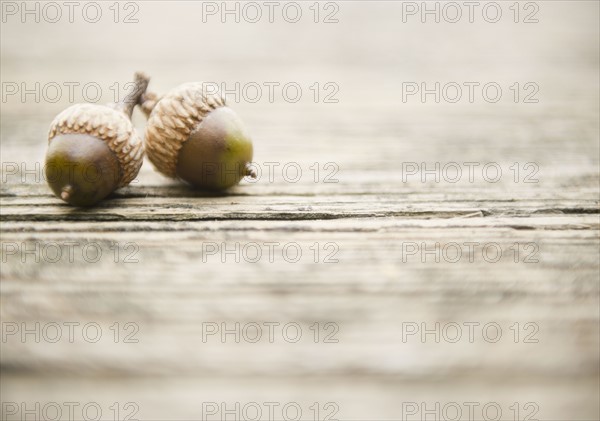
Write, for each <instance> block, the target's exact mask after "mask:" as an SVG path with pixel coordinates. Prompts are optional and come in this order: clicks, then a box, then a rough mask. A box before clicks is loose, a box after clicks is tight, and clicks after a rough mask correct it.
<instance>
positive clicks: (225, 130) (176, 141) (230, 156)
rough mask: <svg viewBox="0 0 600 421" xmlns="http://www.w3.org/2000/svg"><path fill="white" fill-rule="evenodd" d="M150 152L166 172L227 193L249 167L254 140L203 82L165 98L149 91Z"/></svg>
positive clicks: (146, 104)
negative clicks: (226, 190) (205, 87)
mask: <svg viewBox="0 0 600 421" xmlns="http://www.w3.org/2000/svg"><path fill="white" fill-rule="evenodd" d="M142 110H143V111H144V112H145V113H146V114H147V115H148V123H147V125H146V134H145V149H146V154H147V156H148V158H149V159H150V161H151V162H152V164H154V166H155V167H156V169H157V170H158V171H159V172H161V173H162V174H164V175H166V176H168V177H171V178H179V179H182V180H184V181H186V182H188V183H189V184H192V185H193V186H196V187H199V188H202V189H208V190H225V189H227V188H229V187H232V186H234V185H236V184H237V183H238V182H239V181H240V180H241V179H242V178H243V177H245V176H251V177H256V174H255V173H254V171H253V170H252V169H251V167H250V163H251V162H252V153H253V151H252V140H251V139H250V137H249V135H248V132H247V130H246V128H245V127H244V124H243V123H242V121H241V120H240V118H239V117H238V116H237V114H236V113H235V112H234V111H233V110H232V109H231V108H229V107H228V106H227V105H226V104H225V99H224V98H223V97H222V96H221V95H220V94H219V93H213V92H207V90H206V89H204V87H203V84H202V83H201V82H192V83H185V84H183V85H180V86H178V87H176V88H175V89H173V90H171V91H170V92H169V93H167V94H166V95H165V96H164V97H162V98H157V96H156V95H155V94H152V93H148V94H146V95H145V96H144V99H143V101H142Z"/></svg>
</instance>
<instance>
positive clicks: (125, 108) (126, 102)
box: [114, 72, 150, 118]
mask: <svg viewBox="0 0 600 421" xmlns="http://www.w3.org/2000/svg"><path fill="white" fill-rule="evenodd" d="M133 83H134V85H135V86H134V89H133V91H132V92H130V93H129V94H127V96H125V98H123V100H122V101H120V102H118V103H116V104H115V106H114V107H115V109H117V110H119V111H122V112H123V113H125V114H126V115H127V116H128V117H129V118H131V115H132V114H133V109H134V108H135V106H136V105H137V104H138V103H139V102H140V101H141V98H142V97H143V95H144V94H145V93H146V89H147V88H148V83H150V78H149V77H148V76H147V75H146V74H145V73H143V72H135V75H134V80H133Z"/></svg>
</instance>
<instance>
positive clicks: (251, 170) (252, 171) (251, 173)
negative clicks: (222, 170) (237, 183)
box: [246, 164, 256, 178]
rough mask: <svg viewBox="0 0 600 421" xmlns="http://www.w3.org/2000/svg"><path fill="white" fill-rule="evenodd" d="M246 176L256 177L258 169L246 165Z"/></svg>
mask: <svg viewBox="0 0 600 421" xmlns="http://www.w3.org/2000/svg"><path fill="white" fill-rule="evenodd" d="M246 177H250V178H256V170H255V169H254V168H253V167H252V166H251V165H250V164H247V165H246Z"/></svg>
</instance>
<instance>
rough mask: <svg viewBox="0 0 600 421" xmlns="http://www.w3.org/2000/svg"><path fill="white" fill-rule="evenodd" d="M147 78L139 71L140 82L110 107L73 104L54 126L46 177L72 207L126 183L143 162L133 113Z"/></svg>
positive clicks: (140, 143)
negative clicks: (122, 98)
mask: <svg viewBox="0 0 600 421" xmlns="http://www.w3.org/2000/svg"><path fill="white" fill-rule="evenodd" d="M148 81H149V80H148V78H147V77H146V76H145V75H143V74H141V73H138V74H136V81H135V83H136V87H135V90H134V92H133V93H131V94H130V95H128V96H127V97H126V98H125V99H124V100H123V101H122V102H121V103H118V104H114V105H111V106H103V105H96V104H75V105H72V106H71V107H69V108H67V109H66V110H64V111H63V112H61V113H60V114H59V115H58V116H56V118H55V119H54V121H53V122H52V123H51V125H50V131H49V133H48V150H47V153H46V178H47V181H48V184H49V186H50V188H51V189H52V191H53V192H54V194H55V195H56V196H57V197H59V198H61V199H62V200H64V201H65V202H67V203H69V204H71V205H74V206H90V205H93V204H95V203H97V202H99V201H100V200H102V199H104V198H105V197H106V196H108V195H109V194H110V193H112V192H113V191H114V190H116V189H118V188H120V187H123V186H126V185H128V184H129V183H130V182H131V181H132V180H133V179H134V178H135V177H136V176H137V174H138V172H139V170H140V167H141V166H142V161H143V154H144V150H143V144H142V141H141V139H140V137H139V136H138V134H137V133H136V131H135V129H134V128H133V124H132V123H131V114H132V112H133V108H134V107H135V105H136V103H138V102H139V98H140V97H141V96H142V94H143V93H144V92H145V91H146V87H147V86H148Z"/></svg>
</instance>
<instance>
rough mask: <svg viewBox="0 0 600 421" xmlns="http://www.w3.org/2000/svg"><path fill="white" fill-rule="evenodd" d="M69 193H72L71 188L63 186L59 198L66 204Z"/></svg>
mask: <svg viewBox="0 0 600 421" xmlns="http://www.w3.org/2000/svg"><path fill="white" fill-rule="evenodd" d="M71 193H73V188H72V187H71V186H65V187H63V189H62V191H61V192H60V198H61V199H62V200H64V201H65V202H67V201H68V200H69V198H70V197H71Z"/></svg>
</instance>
